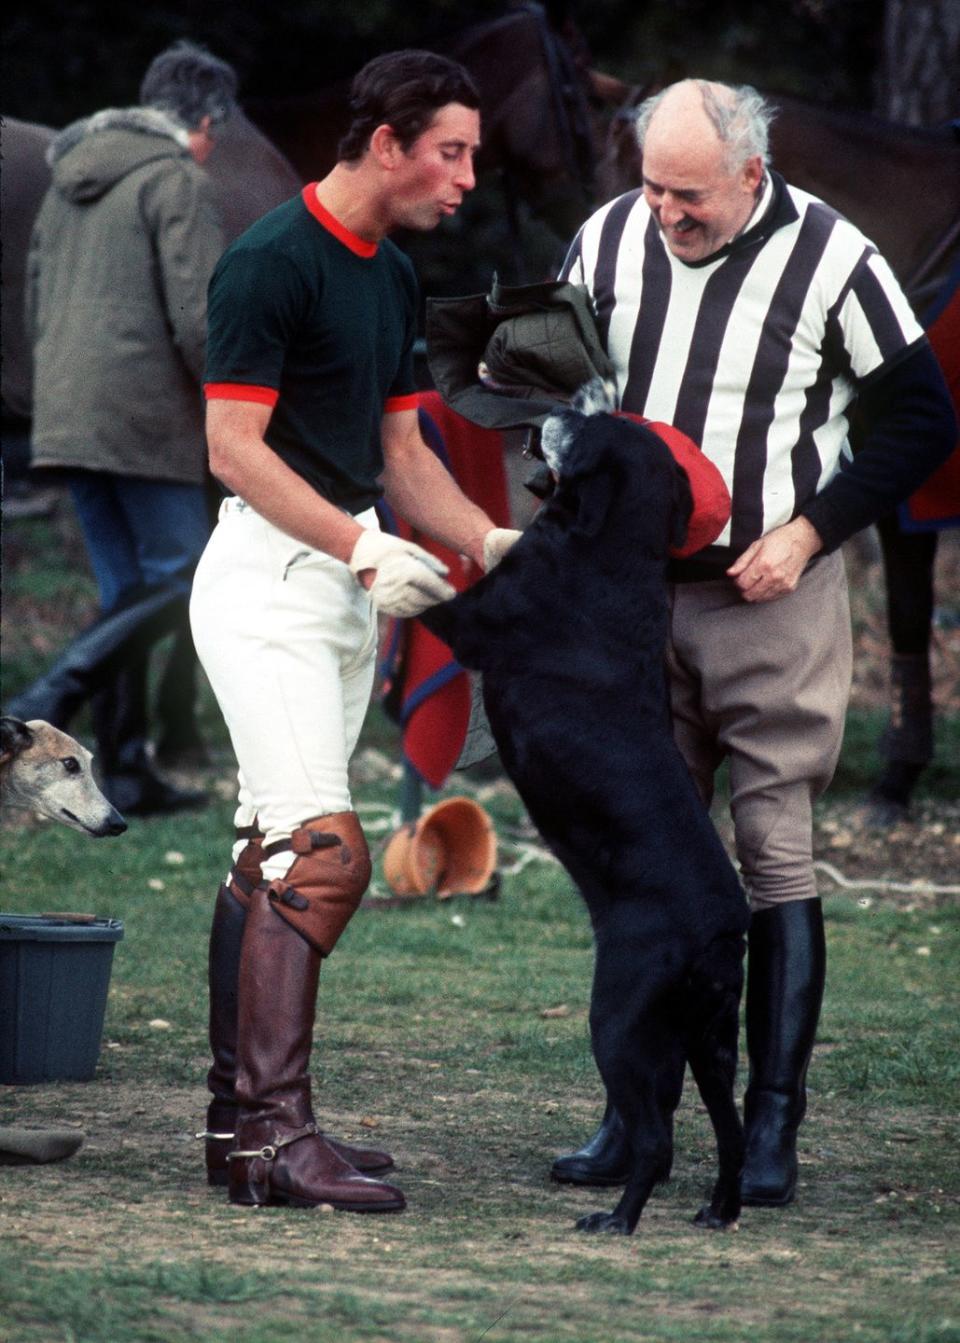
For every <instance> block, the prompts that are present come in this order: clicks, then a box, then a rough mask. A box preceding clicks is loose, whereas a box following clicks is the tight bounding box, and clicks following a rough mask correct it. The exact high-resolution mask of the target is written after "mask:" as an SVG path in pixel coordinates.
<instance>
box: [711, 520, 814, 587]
mask: <svg viewBox="0 0 960 1343" xmlns="http://www.w3.org/2000/svg"><path fill="white" fill-rule="evenodd" d="M822 546H823V542H822V540H821V539H820V534H819V532H818V531H817V529H816V528H815V527H814V525H813V523H811V522H808V521H807V519H806V518H803V517H799V518H794V520H793V521H792V522H788V523H786V524H785V525H784V526H783V527H775V528H774V530H773V531H772V532H768V533H767V535H766V536H761V538H760V540H759V541H754V542H753V544H752V545H750V546H747V548H746V550H745V551H744V552H743V554H742V555H741V556H740V558H739V559H738V560H736V561H735V562H734V563H733V564H731V566H730V568H729V569H728V570H727V574H728V575H729V577H730V578H732V579H733V580H734V582H735V583H736V585H737V587H738V588H739V589H740V592H741V595H742V596H743V598H744V600H745V601H748V602H772V601H775V600H776V598H777V597H784V596H786V594H787V593H788V592H793V590H794V589H795V588H796V586H797V584H798V583H799V581H800V575H801V574H802V573H803V571H804V569H805V568H806V567H807V563H808V561H809V560H810V558H811V557H812V556H813V555H816V553H817V551H818V550H820V549H821V548H822Z"/></svg>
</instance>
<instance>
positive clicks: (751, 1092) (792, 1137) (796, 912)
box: [743, 899, 827, 1208]
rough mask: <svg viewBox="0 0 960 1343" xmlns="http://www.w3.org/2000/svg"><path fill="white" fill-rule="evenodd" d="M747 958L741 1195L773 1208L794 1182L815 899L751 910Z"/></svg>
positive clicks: (819, 932) (814, 982) (815, 997)
mask: <svg viewBox="0 0 960 1343" xmlns="http://www.w3.org/2000/svg"><path fill="white" fill-rule="evenodd" d="M748 946H749V952H748V961H747V1013H746V1015H747V1053H748V1055H749V1057H750V1076H749V1081H748V1083H747V1090H746V1094H745V1096H744V1101H743V1109H744V1121H745V1126H746V1160H745V1163H744V1171H743V1202H744V1203H745V1204H748V1205H750V1206H753V1207H771V1208H781V1207H784V1206H785V1205H786V1204H787V1203H790V1202H791V1200H792V1199H793V1196H794V1192H795V1190H796V1185H797V1129H798V1128H799V1126H800V1121H801V1120H802V1119H803V1116H804V1112H805V1111H806V1107H807V1093H806V1076H807V1067H808V1065H809V1062H810V1055H811V1053H812V1052H813V1043H814V1039H815V1037H816V1033H817V1022H818V1021H819V1019H820V1004H821V1002H822V1001H823V985H824V978H825V975H826V966H827V952H826V940H825V937H824V931H823V907H822V905H821V903H820V901H819V900H818V899H814V900H793V901H790V902H789V903H788V904H784V905H777V906H775V907H774V908H772V909H763V910H760V911H758V912H757V913H755V914H754V915H753V918H752V920H751V924H750V933H749V939H748Z"/></svg>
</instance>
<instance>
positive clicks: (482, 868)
mask: <svg viewBox="0 0 960 1343" xmlns="http://www.w3.org/2000/svg"><path fill="white" fill-rule="evenodd" d="M496 865H497V836H496V832H495V830H494V828H493V822H492V820H491V819H490V817H489V816H488V815H487V813H486V812H485V811H484V809H483V807H481V806H480V805H479V803H477V802H474V801H473V800H472V798H469V797H450V798H447V799H446V800H445V801H444V802H438V803H437V804H436V806H433V807H431V808H430V809H429V811H425V812H424V814H423V815H422V816H421V817H420V819H419V820H418V821H416V822H414V823H409V822H408V824H407V825H404V826H402V827H401V828H400V829H399V830H397V831H396V832H395V833H394V834H393V835H391V836H390V839H389V841H388V842H387V847H386V849H385V850H384V853H383V874H384V876H385V877H386V880H387V884H388V885H389V887H390V889H391V890H392V891H393V892H394V894H395V895H411V896H412V895H428V894H436V896H437V898H438V899H439V900H449V898H450V897H451V896H452V895H479V893H480V892H481V891H483V890H486V888H487V886H488V885H489V883H490V878H491V877H492V876H493V872H494V869H495V867H496Z"/></svg>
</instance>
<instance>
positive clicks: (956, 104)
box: [875, 0, 960, 126]
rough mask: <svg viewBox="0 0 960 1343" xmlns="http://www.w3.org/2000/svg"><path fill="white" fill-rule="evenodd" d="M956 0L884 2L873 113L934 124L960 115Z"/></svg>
mask: <svg viewBox="0 0 960 1343" xmlns="http://www.w3.org/2000/svg"><path fill="white" fill-rule="evenodd" d="M958 70H960V0H886V7H885V10H884V23H883V37H882V44H881V51H880V63H879V68H878V71H877V88H876V102H875V111H876V113H877V115H878V116H881V117H886V119H887V120H888V121H899V122H903V123H906V124H908V125H912V126H937V125H940V124H942V123H943V122H946V121H950V120H952V119H954V118H957V117H960V86H958V77H957V72H958Z"/></svg>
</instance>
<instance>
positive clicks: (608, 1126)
mask: <svg viewBox="0 0 960 1343" xmlns="http://www.w3.org/2000/svg"><path fill="white" fill-rule="evenodd" d="M629 1174H630V1146H629V1144H628V1142H627V1135H626V1132H625V1130H624V1127H623V1121H622V1120H621V1118H620V1116H619V1115H618V1114H617V1112H616V1110H615V1109H614V1107H613V1106H612V1105H611V1104H610V1102H609V1101H607V1108H606V1109H605V1110H604V1112H603V1118H602V1119H601V1121H600V1127H599V1128H598V1129H597V1131H596V1133H595V1134H594V1135H593V1137H592V1138H589V1139H588V1140H587V1141H586V1142H585V1143H584V1145H583V1146H582V1147H581V1148H580V1149H579V1150H578V1151H576V1152H570V1153H568V1154H567V1155H566V1156H558V1157H557V1159H556V1161H555V1162H554V1163H553V1165H552V1166H551V1167H550V1175H551V1177H552V1178H553V1179H554V1180H557V1181H559V1183H560V1184H583V1185H598V1186H606V1185H614V1184H625V1183H626V1180H627V1176H628V1175H629Z"/></svg>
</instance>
